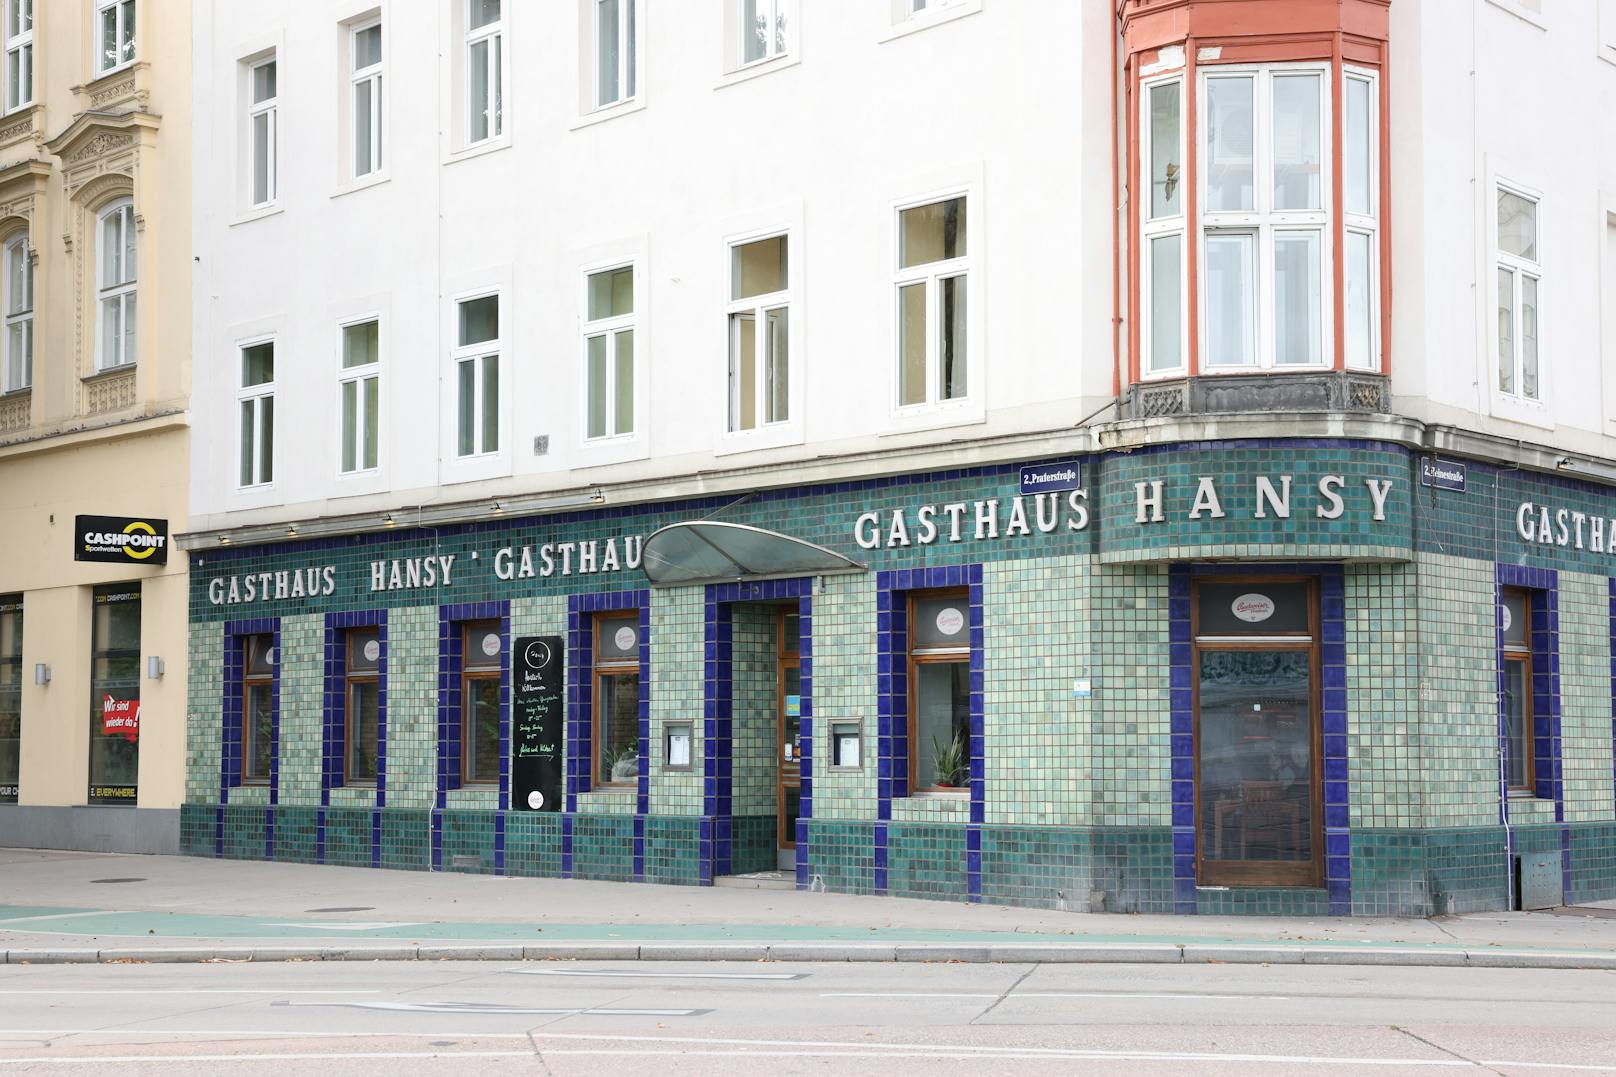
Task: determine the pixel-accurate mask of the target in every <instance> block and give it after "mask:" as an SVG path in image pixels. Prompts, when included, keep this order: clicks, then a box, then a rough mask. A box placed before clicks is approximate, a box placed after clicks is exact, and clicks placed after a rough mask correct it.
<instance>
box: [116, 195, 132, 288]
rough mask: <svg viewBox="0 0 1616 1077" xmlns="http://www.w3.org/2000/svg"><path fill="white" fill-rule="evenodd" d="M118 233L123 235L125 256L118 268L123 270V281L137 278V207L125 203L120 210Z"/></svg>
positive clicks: (126, 281)
mask: <svg viewBox="0 0 1616 1077" xmlns="http://www.w3.org/2000/svg"><path fill="white" fill-rule="evenodd" d="M118 233H119V235H120V236H122V237H123V257H122V259H121V260H120V261H119V264H118V268H119V269H120V270H122V271H123V276H122V278H121V279H122V281H123V283H125V284H127V283H129V282H130V281H132V280H134V279H135V265H136V262H135V207H134V206H131V205H125V206H123V207H121V208H120V209H119V210H118Z"/></svg>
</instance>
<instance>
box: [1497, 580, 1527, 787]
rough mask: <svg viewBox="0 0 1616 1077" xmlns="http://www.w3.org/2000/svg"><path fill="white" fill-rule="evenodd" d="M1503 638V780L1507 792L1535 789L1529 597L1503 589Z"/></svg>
mask: <svg viewBox="0 0 1616 1077" xmlns="http://www.w3.org/2000/svg"><path fill="white" fill-rule="evenodd" d="M1499 625H1500V628H1501V629H1502V635H1503V644H1504V649H1503V674H1504V675H1503V686H1502V687H1503V699H1502V708H1503V719H1504V777H1505V781H1506V784H1507V785H1508V787H1509V790H1510V791H1511V792H1519V793H1524V794H1526V795H1528V796H1530V795H1533V794H1534V791H1535V789H1536V782H1535V773H1536V771H1535V768H1534V760H1533V753H1532V749H1533V744H1532V741H1533V723H1532V595H1531V592H1529V591H1524V590H1520V589H1518V588H1505V590H1504V593H1503V597H1502V600H1501V602H1500V605H1499Z"/></svg>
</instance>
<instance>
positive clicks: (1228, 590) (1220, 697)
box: [1194, 578, 1323, 886]
mask: <svg viewBox="0 0 1616 1077" xmlns="http://www.w3.org/2000/svg"><path fill="white" fill-rule="evenodd" d="M1317 626H1318V607H1317V598H1316V594H1315V588H1314V584H1313V581H1311V580H1306V579H1294V578H1293V579H1257V578H1253V579H1240V580H1230V579H1226V578H1225V579H1218V580H1206V581H1201V582H1199V583H1198V585H1197V587H1196V593H1195V626H1194V632H1195V675H1196V684H1195V745H1196V767H1195V783H1196V790H1195V804H1196V816H1197V827H1196V830H1197V849H1196V852H1197V878H1198V880H1199V881H1200V882H1202V883H1206V884H1214V885H1235V886H1318V885H1320V884H1321V880H1322V878H1323V873H1322V871H1321V870H1320V869H1321V867H1322V865H1323V841H1322V831H1321V826H1320V824H1321V822H1322V816H1323V811H1322V799H1323V798H1322V795H1321V791H1322V785H1321V782H1320V774H1319V771H1320V766H1319V755H1320V735H1319V721H1318V705H1317V700H1318V698H1319V683H1318V680H1319V678H1318V628H1317Z"/></svg>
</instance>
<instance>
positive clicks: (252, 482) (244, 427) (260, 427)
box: [236, 340, 275, 487]
mask: <svg viewBox="0 0 1616 1077" xmlns="http://www.w3.org/2000/svg"><path fill="white" fill-rule="evenodd" d="M236 409H237V415H238V417H239V428H238V430H237V437H236V445H237V450H238V456H237V464H238V467H237V482H238V483H239V485H241V486H243V487H248V486H266V485H268V484H269V483H271V482H273V481H274V479H275V342H274V341H273V340H263V341H258V342H257V343H253V344H248V345H244V346H243V347H242V348H241V388H240V389H239V390H238V391H237V393H236Z"/></svg>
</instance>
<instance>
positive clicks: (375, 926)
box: [264, 920, 416, 931]
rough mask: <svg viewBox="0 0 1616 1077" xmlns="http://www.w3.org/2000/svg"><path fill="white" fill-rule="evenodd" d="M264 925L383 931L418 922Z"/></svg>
mask: <svg viewBox="0 0 1616 1077" xmlns="http://www.w3.org/2000/svg"><path fill="white" fill-rule="evenodd" d="M264 926H265V927H295V928H303V929H307V930H309V931H382V930H385V929H393V928H400V927H415V926H416V922H415V921H413V920H403V921H397V922H395V921H392V920H376V921H372V922H368V923H367V922H358V923H351V924H350V923H341V924H339V923H335V922H333V921H330V920H314V921H310V922H308V923H306V924H265V925H264Z"/></svg>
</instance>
